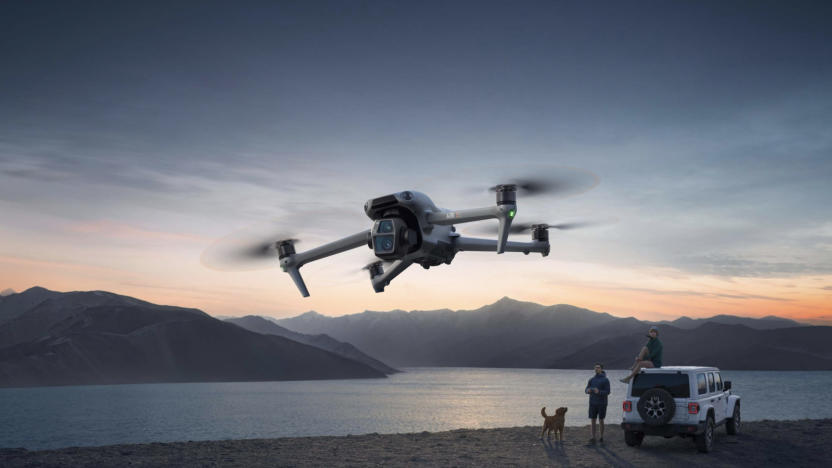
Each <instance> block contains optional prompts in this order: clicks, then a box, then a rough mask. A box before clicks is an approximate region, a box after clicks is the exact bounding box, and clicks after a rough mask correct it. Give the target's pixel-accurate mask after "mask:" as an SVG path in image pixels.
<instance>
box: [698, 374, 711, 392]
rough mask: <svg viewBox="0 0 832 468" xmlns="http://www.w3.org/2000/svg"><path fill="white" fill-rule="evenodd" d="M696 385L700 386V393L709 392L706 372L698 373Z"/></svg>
mask: <svg viewBox="0 0 832 468" xmlns="http://www.w3.org/2000/svg"><path fill="white" fill-rule="evenodd" d="M696 386H697V387H698V388H699V394H700V395H702V394H703V393H708V383H707V382H706V381H705V374H696Z"/></svg>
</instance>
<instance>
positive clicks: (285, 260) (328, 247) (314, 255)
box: [280, 229, 370, 297]
mask: <svg viewBox="0 0 832 468" xmlns="http://www.w3.org/2000/svg"><path fill="white" fill-rule="evenodd" d="M369 238H370V230H369V229H368V230H366V231H361V232H359V233H356V234H353V235H351V236H348V237H345V238H343V239H339V240H337V241H335V242H330V243H329V244H324V245H322V246H320V247H315V248H314V249H311V250H307V251H306V252H301V253H298V254H295V253H291V254H289V255H286V256H284V257H282V258H281V259H280V267H281V268H283V271H285V272H286V273H289V276H291V277H292V281H294V282H295V286H297V287H298V290H300V293H301V294H302V295H303V297H309V290H308V289H306V284H305V283H304V282H303V277H302V276H301V275H300V267H302V266H303V265H305V264H307V263H309V262H314V261H315V260H320V259H322V258H326V257H329V256H331V255H335V254H339V253H341V252H346V251H347V250H351V249H355V248H357V247H361V246H362V245H367V241H368V240H369Z"/></svg>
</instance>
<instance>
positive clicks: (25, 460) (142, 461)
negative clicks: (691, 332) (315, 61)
mask: <svg viewBox="0 0 832 468" xmlns="http://www.w3.org/2000/svg"><path fill="white" fill-rule="evenodd" d="M541 428H542V424H541V425H540V426H523V427H508V428H498V429H456V430H452V431H442V432H420V433H408V434H376V433H372V434H364V435H357V436H354V435H347V436H316V437H287V438H277V439H238V440H220V441H204V442H171V443H159V442H156V443H149V444H130V445H109V446H101V447H69V448H63V449H56V450H38V451H30V450H26V449H15V448H7V449H0V465H2V466H4V467H23V466H124V465H127V464H130V465H131V466H171V465H174V466H324V465H325V466H368V465H390V466H533V465H536V466H540V465H544V466H547V465H548V466H601V465H606V466H609V465H612V466H657V467H658V466H668V465H671V466H681V465H685V466H702V467H706V466H707V467H713V466H749V467H751V466H761V465H785V466H790V465H791V466H793V465H815V466H823V465H825V464H826V463H827V462H828V461H829V460H830V459H832V458H830V457H832V443H830V442H832V419H802V420H792V421H780V420H763V421H754V422H745V423H744V424H743V427H742V432H741V433H740V435H738V436H728V435H726V434H725V429H724V428H723V427H720V428H717V431H716V440H715V444H714V450H713V452H711V453H709V454H703V453H699V452H697V451H696V448H695V447H694V444H693V442H692V441H691V439H689V438H685V439H683V438H680V437H674V438H670V439H666V438H663V437H646V438H645V439H644V442H643V444H642V446H641V447H628V446H626V445H625V444H624V435H623V431H622V429H621V427H620V426H619V425H618V423H609V424H607V430H606V434H605V441H604V442H603V443H597V444H595V445H589V444H588V440H589V437H590V429H589V426H588V425H587V426H577V427H576V426H569V427H567V428H566V430H565V437H564V442H563V443H558V442H556V441H554V440H551V441H550V440H548V439H544V440H540V438H539V435H540V430H541Z"/></svg>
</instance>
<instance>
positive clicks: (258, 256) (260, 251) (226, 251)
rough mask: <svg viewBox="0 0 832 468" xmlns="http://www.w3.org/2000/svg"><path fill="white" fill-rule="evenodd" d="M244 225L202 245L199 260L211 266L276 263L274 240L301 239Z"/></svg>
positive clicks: (224, 268) (231, 267)
mask: <svg viewBox="0 0 832 468" xmlns="http://www.w3.org/2000/svg"><path fill="white" fill-rule="evenodd" d="M264 231H265V230H264V229H256V228H246V229H241V230H239V231H236V232H233V233H231V234H229V235H227V236H225V237H223V238H221V239H219V240H217V241H216V242H214V243H213V244H211V246H209V247H208V248H207V249H205V252H203V253H202V257H201V259H200V260H201V261H202V264H203V265H205V266H206V267H208V268H210V269H212V270H219V271H247V270H261V269H266V268H274V267H278V266H279V264H278V257H277V243H278V242H282V241H289V242H292V243H293V244H297V243H299V242H300V241H299V240H297V239H296V238H295V236H293V235H292V234H289V233H286V232H271V233H266V232H264Z"/></svg>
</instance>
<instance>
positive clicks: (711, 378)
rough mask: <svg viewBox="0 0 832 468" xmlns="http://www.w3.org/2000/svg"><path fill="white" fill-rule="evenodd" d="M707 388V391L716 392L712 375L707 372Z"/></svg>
mask: <svg viewBox="0 0 832 468" xmlns="http://www.w3.org/2000/svg"><path fill="white" fill-rule="evenodd" d="M708 388H709V389H710V390H709V391H711V392H715V391H716V384H715V383H714V373H713V372H708Z"/></svg>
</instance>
